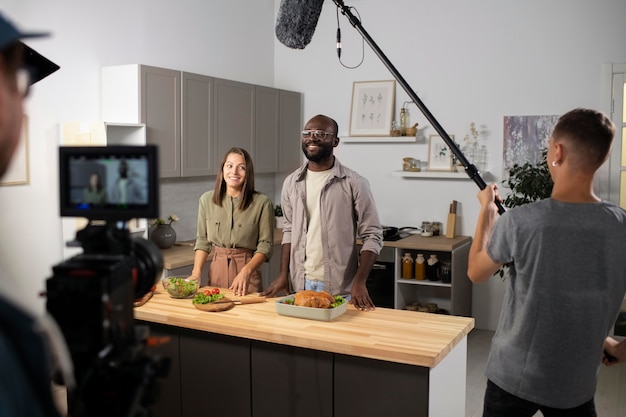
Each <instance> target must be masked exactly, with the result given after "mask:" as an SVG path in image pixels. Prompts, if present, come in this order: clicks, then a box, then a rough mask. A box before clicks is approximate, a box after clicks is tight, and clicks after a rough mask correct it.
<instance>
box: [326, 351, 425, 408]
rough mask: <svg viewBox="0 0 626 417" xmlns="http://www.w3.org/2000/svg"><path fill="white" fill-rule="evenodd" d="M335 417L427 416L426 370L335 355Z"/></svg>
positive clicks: (418, 367)
mask: <svg viewBox="0 0 626 417" xmlns="http://www.w3.org/2000/svg"><path fill="white" fill-rule="evenodd" d="M334 377H335V378H334V381H335V382H334V392H335V410H334V415H335V416H393V417H405V416H406V417H409V416H410V417H428V416H429V411H428V398H429V369H428V368H424V367H420V366H411V365H404V364H400V363H394V362H386V361H380V360H374V359H367V358H361V357H357V356H347V355H335V372H334Z"/></svg>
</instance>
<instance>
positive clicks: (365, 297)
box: [350, 282, 376, 311]
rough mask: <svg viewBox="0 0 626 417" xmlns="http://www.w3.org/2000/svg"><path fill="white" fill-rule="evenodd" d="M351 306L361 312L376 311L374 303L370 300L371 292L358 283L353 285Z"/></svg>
mask: <svg viewBox="0 0 626 417" xmlns="http://www.w3.org/2000/svg"><path fill="white" fill-rule="evenodd" d="M350 304H353V305H354V307H355V308H357V309H358V310H361V311H369V310H375V309H376V307H374V302H373V301H372V299H371V298H370V295H369V292H368V291H367V287H366V286H365V285H359V284H358V283H357V282H354V283H353V284H352V293H351V294H350Z"/></svg>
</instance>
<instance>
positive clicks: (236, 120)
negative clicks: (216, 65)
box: [213, 78, 256, 167]
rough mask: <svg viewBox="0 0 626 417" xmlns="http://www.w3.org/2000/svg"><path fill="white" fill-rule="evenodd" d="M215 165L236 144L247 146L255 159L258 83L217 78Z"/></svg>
mask: <svg viewBox="0 0 626 417" xmlns="http://www.w3.org/2000/svg"><path fill="white" fill-rule="evenodd" d="M213 121H214V124H213V136H214V137H215V138H216V139H217V140H216V141H215V145H216V146H215V165H216V166H218V167H219V163H220V162H221V160H222V158H223V157H224V154H225V153H226V152H228V150H229V149H230V148H232V147H238V148H243V149H245V150H246V151H248V152H249V153H250V155H251V156H252V158H253V160H254V162H256V159H255V158H254V151H253V143H254V85H252V84H246V83H240V82H236V81H229V80H222V79H219V78H216V79H215V91H214V94H213Z"/></svg>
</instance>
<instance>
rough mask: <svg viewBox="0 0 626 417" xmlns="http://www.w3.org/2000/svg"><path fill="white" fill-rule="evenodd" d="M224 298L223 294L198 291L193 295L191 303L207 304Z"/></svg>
mask: <svg viewBox="0 0 626 417" xmlns="http://www.w3.org/2000/svg"><path fill="white" fill-rule="evenodd" d="M222 298H224V294H206V293H202V292H199V293H198V294H196V296H195V297H193V301H192V302H191V303H192V304H208V303H213V302H215V301H217V300H221V299H222Z"/></svg>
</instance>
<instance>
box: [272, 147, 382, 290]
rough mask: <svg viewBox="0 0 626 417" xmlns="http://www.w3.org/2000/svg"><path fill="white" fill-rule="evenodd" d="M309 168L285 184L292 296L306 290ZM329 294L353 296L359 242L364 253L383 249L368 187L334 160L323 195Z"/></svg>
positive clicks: (285, 233)
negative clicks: (305, 265) (305, 264)
mask: <svg viewBox="0 0 626 417" xmlns="http://www.w3.org/2000/svg"><path fill="white" fill-rule="evenodd" d="M306 174H307V164H305V165H303V166H302V167H300V168H299V169H298V170H297V171H295V172H293V173H292V174H290V175H289V176H288V177H287V178H286V179H285V181H284V183H283V189H282V195H281V205H282V208H283V216H284V223H283V240H282V243H283V244H286V243H290V244H291V256H290V260H289V275H290V285H291V288H290V289H291V291H294V292H297V291H301V290H304V257H305V247H306V233H307V227H308V219H307V217H306V181H305V179H306ZM320 210H321V221H322V246H323V259H324V261H323V262H324V288H325V290H326V291H328V292H330V293H331V294H333V295H338V294H340V295H344V294H350V289H351V288H352V281H353V280H354V275H355V273H356V271H357V269H358V253H357V244H356V240H357V238H359V239H362V241H363V246H362V248H361V250H368V251H371V252H374V253H376V254H378V253H380V250H381V249H382V247H383V232H382V227H381V225H380V221H379V219H378V211H377V210H376V204H375V203H374V197H373V196H372V192H371V190H370V187H369V183H368V181H367V180H366V179H365V178H364V177H362V176H360V175H359V174H358V173H356V172H355V171H353V170H351V169H350V168H348V167H345V166H343V165H341V163H339V161H338V160H337V158H335V163H334V165H333V167H332V175H331V177H330V179H329V180H328V182H327V183H326V184H325V185H324V187H323V188H322V192H321V195H320Z"/></svg>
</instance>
